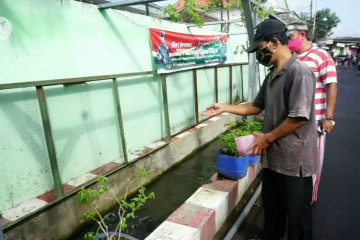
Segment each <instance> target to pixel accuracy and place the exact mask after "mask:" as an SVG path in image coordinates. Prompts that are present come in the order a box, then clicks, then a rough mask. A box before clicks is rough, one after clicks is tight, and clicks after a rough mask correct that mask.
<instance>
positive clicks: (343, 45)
mask: <svg viewBox="0 0 360 240" xmlns="http://www.w3.org/2000/svg"><path fill="white" fill-rule="evenodd" d="M336 46H337V47H345V43H336Z"/></svg>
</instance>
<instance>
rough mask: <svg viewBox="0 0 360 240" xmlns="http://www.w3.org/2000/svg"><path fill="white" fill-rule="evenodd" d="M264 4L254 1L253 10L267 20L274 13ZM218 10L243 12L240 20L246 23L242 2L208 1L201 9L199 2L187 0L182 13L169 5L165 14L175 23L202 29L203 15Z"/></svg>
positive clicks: (165, 9) (258, 0) (238, 0)
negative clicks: (190, 23) (185, 23)
mask: <svg viewBox="0 0 360 240" xmlns="http://www.w3.org/2000/svg"><path fill="white" fill-rule="evenodd" d="M262 3H263V1H262V0H255V1H252V4H251V5H252V10H253V11H254V12H255V13H257V14H258V16H259V17H260V18H267V17H268V16H269V15H270V14H271V13H272V12H273V9H272V8H266V7H265V6H264V5H262ZM218 8H221V9H222V10H221V11H223V9H224V10H232V9H239V10H240V11H241V14H240V18H241V20H242V22H243V23H245V20H244V13H243V6H242V3H241V1H240V0H228V1H223V0H206V2H205V3H203V4H202V6H201V7H200V6H199V3H198V1H197V0H185V6H184V8H183V9H182V10H181V11H179V12H178V11H176V10H175V9H174V6H173V5H171V4H168V5H167V6H166V7H165V8H164V10H163V13H164V14H166V15H168V16H169V17H170V18H171V20H173V21H175V22H179V21H181V22H192V23H194V24H195V25H197V26H199V27H202V26H203V25H204V23H205V21H204V15H203V14H204V13H206V12H208V11H216V9H218Z"/></svg>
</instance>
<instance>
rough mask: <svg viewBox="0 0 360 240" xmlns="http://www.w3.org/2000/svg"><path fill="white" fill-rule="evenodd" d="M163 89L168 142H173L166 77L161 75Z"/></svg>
mask: <svg viewBox="0 0 360 240" xmlns="http://www.w3.org/2000/svg"><path fill="white" fill-rule="evenodd" d="M161 88H162V95H163V104H164V115H165V116H164V117H165V128H166V140H167V141H168V142H170V141H171V132H170V118H169V102H168V97H167V87H166V75H165V74H162V75H161Z"/></svg>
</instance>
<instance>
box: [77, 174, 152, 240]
mask: <svg viewBox="0 0 360 240" xmlns="http://www.w3.org/2000/svg"><path fill="white" fill-rule="evenodd" d="M152 171H153V170H152ZM150 172H151V171H148V170H146V169H141V170H140V171H139V173H138V175H137V176H136V177H135V178H134V179H132V180H131V181H130V183H129V184H128V185H127V187H126V191H125V195H124V197H122V198H119V197H118V196H117V195H116V194H115V192H114V191H112V190H111V189H110V188H109V185H108V184H107V181H108V179H107V178H106V177H104V176H101V177H99V178H98V181H97V182H98V183H99V184H100V185H101V186H100V187H99V188H98V189H91V188H88V189H85V188H84V187H83V188H82V189H81V190H80V191H79V192H78V195H77V200H78V201H79V202H80V203H82V204H89V206H90V208H91V212H85V213H84V214H83V217H84V218H85V219H87V220H94V221H95V222H96V223H97V224H98V229H97V231H96V232H89V233H86V234H85V236H84V240H97V239H101V240H137V239H136V238H134V237H132V236H130V235H127V234H125V233H122V231H123V230H125V229H126V228H127V220H128V219H130V218H135V211H137V210H138V209H140V208H141V206H143V205H144V204H145V202H146V201H147V200H148V199H154V198H155V194H154V193H153V192H151V193H149V194H145V190H146V189H145V187H143V186H142V187H140V189H139V190H138V193H137V195H136V196H135V197H133V198H131V199H129V200H128V199H127V197H128V192H129V187H130V186H131V184H132V183H134V182H135V181H136V180H138V179H140V178H143V177H145V176H147V175H148V174H149V173H150ZM106 192H109V193H110V194H107V195H110V198H111V199H112V200H115V201H116V203H117V207H118V211H117V215H118V217H119V222H118V224H117V226H116V229H114V230H113V231H110V229H109V227H108V226H107V224H106V222H105V219H106V218H107V217H108V215H109V214H107V215H105V216H102V215H101V214H100V212H99V210H98V206H97V204H96V201H95V200H98V199H101V198H103V199H104V200H105V199H109V198H105V197H103V196H105V193H106Z"/></svg>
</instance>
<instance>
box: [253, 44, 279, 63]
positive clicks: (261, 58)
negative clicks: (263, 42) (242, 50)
mask: <svg viewBox="0 0 360 240" xmlns="http://www.w3.org/2000/svg"><path fill="white" fill-rule="evenodd" d="M270 43H271V42H269V44H268V45H267V46H266V47H264V48H262V49H259V50H257V51H256V59H257V60H258V62H259V63H261V64H262V65H264V66H267V67H269V66H271V65H272V64H270V61H271V58H272V56H273V54H274V53H275V50H276V49H275V50H274V51H273V52H271V51H270V50H269V45H270Z"/></svg>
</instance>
